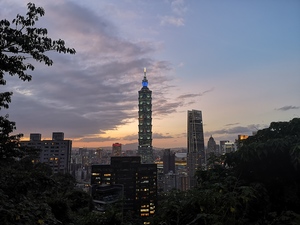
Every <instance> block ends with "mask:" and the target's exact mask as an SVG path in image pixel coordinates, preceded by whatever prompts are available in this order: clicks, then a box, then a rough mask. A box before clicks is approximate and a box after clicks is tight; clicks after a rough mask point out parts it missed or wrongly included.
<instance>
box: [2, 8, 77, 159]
mask: <svg viewBox="0 0 300 225" xmlns="http://www.w3.org/2000/svg"><path fill="white" fill-rule="evenodd" d="M27 7H28V12H27V13H26V16H22V15H19V14H18V15H17V16H16V18H15V19H14V20H12V22H11V23H10V22H9V21H8V20H6V19H3V20H1V21H0V85H6V80H5V77H4V76H5V75H6V74H8V75H10V76H18V77H19V78H20V79H21V80H23V81H30V80H31V79H32V75H30V73H29V72H28V71H33V70H34V68H35V67H34V65H33V64H32V63H31V62H32V60H31V59H34V60H35V61H37V62H43V63H45V65H47V66H51V65H52V64H53V61H52V60H51V59H50V58H49V57H48V56H47V55H46V53H47V52H49V51H57V52H58V53H70V54H75V52H76V51H75V49H74V48H68V47H65V42H64V41H63V40H62V39H58V40H52V39H51V38H49V37H48V36H47V34H48V32H47V29H46V28H37V27H35V23H36V22H37V21H38V19H39V17H42V16H44V15H45V11H44V9H43V8H41V7H36V6H35V4H33V3H28V4H27ZM12 94H13V93H12V92H1V93H0V110H1V109H2V108H8V107H9V103H10V102H11V96H12ZM14 129H16V127H15V123H14V122H11V121H9V120H8V115H6V116H0V160H1V159H4V160H6V161H7V160H8V159H9V158H14V157H20V156H22V154H21V152H20V151H19V148H18V141H19V140H20V138H21V137H22V136H23V135H22V134H18V135H14V136H10V133H11V132H12V131H13V130H14Z"/></svg>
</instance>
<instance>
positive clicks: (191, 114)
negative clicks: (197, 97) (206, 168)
mask: <svg viewBox="0 0 300 225" xmlns="http://www.w3.org/2000/svg"><path fill="white" fill-rule="evenodd" d="M187 145H188V146H187V169H188V178H189V187H190V188H192V187H195V186H196V185H197V180H196V178H195V173H196V171H197V170H198V169H199V168H200V167H202V166H203V165H204V164H205V152H204V135H203V123H202V112H201V111H199V110H191V111H190V110H189V111H188V114H187Z"/></svg>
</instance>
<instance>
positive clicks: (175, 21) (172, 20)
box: [160, 16, 184, 27]
mask: <svg viewBox="0 0 300 225" xmlns="http://www.w3.org/2000/svg"><path fill="white" fill-rule="evenodd" d="M160 24H161V25H163V26H164V25H174V26H177V27H181V26H184V19H183V18H182V17H174V16H163V17H162V18H161V21H160Z"/></svg>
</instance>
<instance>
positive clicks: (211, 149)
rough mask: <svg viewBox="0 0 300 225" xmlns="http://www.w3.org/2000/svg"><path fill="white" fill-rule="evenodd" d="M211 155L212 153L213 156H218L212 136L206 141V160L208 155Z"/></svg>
mask: <svg viewBox="0 0 300 225" xmlns="http://www.w3.org/2000/svg"><path fill="white" fill-rule="evenodd" d="M211 153H213V154H215V155H219V151H218V146H217V143H216V141H215V139H214V138H213V137H212V136H210V138H209V139H208V142H207V149H206V160H208V159H209V155H210V154H211Z"/></svg>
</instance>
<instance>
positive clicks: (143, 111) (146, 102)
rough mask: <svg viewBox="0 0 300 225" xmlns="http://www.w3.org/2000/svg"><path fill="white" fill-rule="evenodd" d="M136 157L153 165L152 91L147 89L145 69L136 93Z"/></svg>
mask: <svg viewBox="0 0 300 225" xmlns="http://www.w3.org/2000/svg"><path fill="white" fill-rule="evenodd" d="M138 94H139V98H138V100H139V104H138V108H139V111H138V117H139V118H138V120H139V124H138V129H139V130H138V155H139V156H141V161H142V163H153V162H154V158H153V148H152V91H151V90H150V89H149V88H148V80H147V77H146V68H145V69H144V79H143V80H142V88H141V90H140V91H139V92H138Z"/></svg>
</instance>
